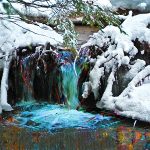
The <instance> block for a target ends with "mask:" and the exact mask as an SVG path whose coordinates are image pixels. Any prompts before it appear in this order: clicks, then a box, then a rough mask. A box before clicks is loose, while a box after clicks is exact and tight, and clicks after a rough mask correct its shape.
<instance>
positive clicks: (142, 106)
mask: <svg viewBox="0 0 150 150" xmlns="http://www.w3.org/2000/svg"><path fill="white" fill-rule="evenodd" d="M132 3H133V2H132ZM148 24H150V14H149V13H148V14H140V15H137V16H132V12H130V13H129V15H128V16H127V17H126V18H125V21H124V22H123V23H122V25H121V26H120V28H121V30H119V29H118V28H117V27H114V26H107V27H106V28H104V29H102V31H99V32H98V33H95V34H94V35H93V36H92V37H91V38H90V39H89V41H88V42H87V43H86V44H84V45H82V48H84V47H88V46H93V45H96V46H98V47H100V48H102V49H103V47H107V48H106V49H105V51H104V52H103V53H102V54H101V56H97V60H96V63H95V66H94V67H93V69H92V70H91V72H90V78H89V81H88V82H89V83H91V87H92V86H95V85H96V87H99V86H100V83H99V82H100V79H101V74H104V75H105V73H106V72H107V74H110V75H109V77H108V80H107V86H106V89H105V91H104V93H103V95H102V97H101V99H100V101H98V102H97V105H96V106H97V107H98V108H105V109H108V110H112V111H114V112H115V113H117V114H120V115H123V116H127V117H132V118H134V119H139V120H143V121H148V122H150V94H149V88H150V82H149V76H150V66H149V65H148V66H146V65H147V64H146V62H145V61H144V60H142V59H141V58H140V59H137V60H134V59H133V58H134V57H135V55H136V54H137V53H138V52H139V53H140V52H141V50H140V49H139V50H138V47H136V46H135V45H134V44H135V43H134V41H135V40H138V41H139V42H140V43H142V42H146V43H148V44H150V40H149V39H150V29H149V28H148ZM122 31H123V32H122ZM147 51H150V50H147ZM133 60H134V61H133ZM131 62H132V63H131ZM124 65H125V66H127V67H128V70H129V71H128V72H127V73H126V74H125V76H124V78H125V79H126V78H127V79H129V81H131V82H130V83H129V84H128V86H127V87H126V88H125V89H124V90H123V91H122V93H121V94H120V95H119V96H117V97H114V96H113V91H112V89H113V85H114V81H115V80H117V79H115V73H116V72H117V69H118V68H120V66H124ZM103 67H104V69H103V70H102V71H100V73H99V72H98V70H100V69H102V68H103ZM96 68H97V69H96ZM94 70H95V71H94ZM93 72H95V73H93ZM95 83H96V84H95ZM97 91H98V90H97ZM87 95H88V94H87Z"/></svg>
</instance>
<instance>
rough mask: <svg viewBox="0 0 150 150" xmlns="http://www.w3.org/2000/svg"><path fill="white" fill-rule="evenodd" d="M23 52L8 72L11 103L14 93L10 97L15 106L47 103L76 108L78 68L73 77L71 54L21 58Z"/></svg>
mask: <svg viewBox="0 0 150 150" xmlns="http://www.w3.org/2000/svg"><path fill="white" fill-rule="evenodd" d="M24 51H25V50H22V52H21V55H18V57H17V58H16V60H14V61H15V63H13V65H12V66H13V67H12V68H11V71H10V75H9V76H10V77H11V79H10V80H9V82H10V84H9V85H11V86H10V88H9V95H10V98H9V99H10V103H11V100H12V97H11V96H12V95H14V93H17V94H15V97H13V99H17V100H14V101H15V102H16V101H17V102H18V101H19V102H20V100H22V101H33V100H35V101H38V102H41V101H46V102H49V103H53V104H54V103H57V104H65V105H67V106H68V107H69V108H72V109H75V108H76V107H77V106H78V105H79V101H78V91H77V82H78V77H79V73H80V67H79V65H76V70H77V76H76V75H75V72H74V68H73V62H74V57H73V54H72V53H71V52H69V51H66V50H65V51H63V50H57V52H55V53H53V52H51V51H50V52H47V53H44V54H42V53H41V52H34V51H33V52H32V53H31V52H30V53H26V54H24ZM25 52H26V51H25ZM78 64H79V63H78ZM14 66H15V67H14ZM14 87H15V88H14ZM18 91H19V93H18ZM20 95H21V96H20Z"/></svg>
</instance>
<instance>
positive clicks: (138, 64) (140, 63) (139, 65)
mask: <svg viewBox="0 0 150 150" xmlns="http://www.w3.org/2000/svg"><path fill="white" fill-rule="evenodd" d="M145 65H146V62H145V61H144V60H140V59H137V60H136V61H135V64H134V65H130V70H129V71H128V72H127V74H126V75H125V77H126V78H128V79H133V77H135V76H136V75H137V73H138V72H140V71H141V70H142V69H143V68H144V67H145Z"/></svg>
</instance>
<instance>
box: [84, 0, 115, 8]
mask: <svg viewBox="0 0 150 150" xmlns="http://www.w3.org/2000/svg"><path fill="white" fill-rule="evenodd" d="M83 1H84V2H89V3H92V2H93V5H97V6H99V7H101V8H103V9H105V8H111V7H112V4H111V2H110V0H83Z"/></svg>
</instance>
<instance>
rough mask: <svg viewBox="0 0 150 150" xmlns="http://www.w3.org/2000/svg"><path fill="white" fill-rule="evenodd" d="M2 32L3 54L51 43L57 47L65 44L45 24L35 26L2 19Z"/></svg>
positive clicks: (0, 35)
mask: <svg viewBox="0 0 150 150" xmlns="http://www.w3.org/2000/svg"><path fill="white" fill-rule="evenodd" d="M0 17H3V16H0ZM0 30H1V32H0V46H1V50H2V51H3V52H6V51H12V50H14V49H16V48H18V47H21V46H28V45H31V44H32V45H37V44H42V45H45V44H46V42H50V43H51V44H52V45H57V44H61V43H62V42H63V38H62V37H61V35H59V34H58V33H56V32H55V31H54V30H53V29H52V28H50V27H48V26H46V25H44V24H37V25H34V24H28V23H25V22H23V21H20V20H16V19H2V20H0Z"/></svg>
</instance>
